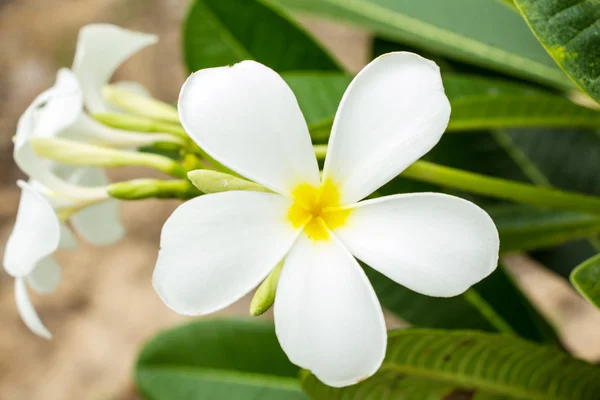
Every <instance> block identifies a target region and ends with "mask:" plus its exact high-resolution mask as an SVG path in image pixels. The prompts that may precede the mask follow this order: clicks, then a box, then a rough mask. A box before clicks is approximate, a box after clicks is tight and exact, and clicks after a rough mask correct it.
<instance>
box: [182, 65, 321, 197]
mask: <svg viewBox="0 0 600 400" xmlns="http://www.w3.org/2000/svg"><path fill="white" fill-rule="evenodd" d="M179 116H180V118H181V122H182V124H183V126H184V128H185V129H186V131H187V132H188V134H189V135H190V137H191V138H192V139H193V140H194V141H195V142H196V143H197V144H198V145H199V146H200V147H201V148H202V149H204V150H205V151H206V152H207V153H208V154H210V155H211V156H212V157H214V158H215V159H216V160H217V161H219V162H221V163H223V164H224V165H226V166H227V167H229V168H231V169H232V170H234V171H236V172H237V173H239V174H241V175H243V176H245V177H246V178H248V179H251V180H253V181H255V182H258V183H260V184H262V185H263V186H266V187H267V188H269V189H271V190H273V191H275V192H278V193H281V194H284V195H287V196H290V193H291V191H292V190H293V189H294V188H295V187H296V186H297V185H298V184H301V183H308V184H310V185H313V186H318V185H319V181H320V180H319V168H318V165H317V160H316V157H315V155H314V152H313V149H312V144H311V141H310V135H309V133H308V128H307V126H306V121H305V120H304V117H303V115H302V112H301V111H300V107H299V106H298V102H297V100H296V97H295V96H294V93H293V92H292V91H291V89H290V88H289V87H288V85H287V84H286V83H285V81H284V80H283V79H282V78H281V77H280V76H279V75H278V74H277V73H276V72H275V71H273V70H272V69H270V68H268V67H266V66H264V65H262V64H259V63H257V62H254V61H243V62H241V63H239V64H236V65H234V66H231V67H220V68H208V69H203V70H200V71H198V72H195V73H194V74H192V75H191V76H190V77H189V78H188V80H187V81H186V83H185V84H184V85H183V88H182V89H181V93H180V95H179Z"/></svg>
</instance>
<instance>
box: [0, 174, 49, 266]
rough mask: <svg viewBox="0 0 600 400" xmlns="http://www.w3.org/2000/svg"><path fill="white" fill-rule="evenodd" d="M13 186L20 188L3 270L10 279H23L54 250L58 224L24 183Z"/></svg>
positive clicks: (47, 207)
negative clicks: (19, 197) (17, 207)
mask: <svg viewBox="0 0 600 400" xmlns="http://www.w3.org/2000/svg"><path fill="white" fill-rule="evenodd" d="M17 185H19V187H20V188H21V201H20V203H19V210H18V212H17V220H16V222H15V226H14V228H13V231H12V233H11V235H10V237H9V238H8V242H7V243H6V248H5V250H4V268H5V269H6V272H8V273H9V274H10V275H12V276H14V277H25V276H27V275H28V274H30V273H31V271H33V269H34V268H35V267H36V265H37V263H38V262H40V261H41V260H42V259H43V258H45V257H47V256H48V255H50V254H52V253H54V252H55V251H56V249H57V248H58V244H59V241H60V222H59V220H58V217H57V215H56V213H55V212H54V209H53V208H52V206H51V205H50V204H49V203H48V201H46V199H45V198H44V197H43V196H42V195H41V194H39V193H38V192H36V191H35V190H34V189H33V188H32V187H31V186H30V185H29V184H28V183H26V182H23V181H18V182H17Z"/></svg>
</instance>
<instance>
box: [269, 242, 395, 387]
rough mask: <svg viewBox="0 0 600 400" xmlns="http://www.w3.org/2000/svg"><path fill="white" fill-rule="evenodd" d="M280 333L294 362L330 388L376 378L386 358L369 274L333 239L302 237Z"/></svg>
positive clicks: (292, 260)
mask: <svg viewBox="0 0 600 400" xmlns="http://www.w3.org/2000/svg"><path fill="white" fill-rule="evenodd" d="M275 330H276V332H277V338H278V339H279V342H280V344H281V347H282V348H283V350H284V351H285V353H286V354H287V355H288V357H289V358H290V360H291V361H292V362H293V363H294V364H296V365H298V366H300V367H302V368H306V369H309V370H311V371H312V372H313V374H315V375H316V376H317V377H318V378H319V379H320V380H321V381H323V382H324V383H325V384H327V385H329V386H335V387H341V386H347V385H352V384H354V383H357V382H359V381H361V380H364V379H366V378H368V377H369V376H371V375H373V374H374V373H375V372H376V371H377V370H378V369H379V367H380V365H381V363H382V361H383V358H384V356H385V349H386V340H387V334H386V327H385V321H384V319H383V312H382V310H381V306H380V305H379V301H378V300H377V297H376V296H375V292H374V291H373V288H372V287H371V284H370V283H369V280H368V279H367V277H366V275H365V273H364V271H363V270H362V268H361V267H360V266H359V265H358V262H357V261H356V260H355V259H354V257H352V255H351V254H350V253H348V251H347V250H346V249H345V248H344V247H343V246H342V245H341V244H340V243H339V241H338V240H336V239H335V238H332V240H328V241H312V240H311V239H308V238H307V237H306V235H301V236H300V237H299V238H298V241H297V242H296V244H294V246H293V247H292V249H291V250H290V253H289V254H288V255H287V257H286V258H285V263H284V265H283V270H282V272H281V276H280V278H279V285H278V287H277V297H276V299H275Z"/></svg>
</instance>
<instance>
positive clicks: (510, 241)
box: [486, 204, 600, 252]
mask: <svg viewBox="0 0 600 400" xmlns="http://www.w3.org/2000/svg"><path fill="white" fill-rule="evenodd" d="M486 211H487V212H488V213H489V214H490V215H491V217H492V218H493V219H494V222H495V223H496V226H497V227H498V232H499V233H500V251H502V252H513V251H525V250H534V249H540V248H546V247H551V246H555V245H558V244H562V243H565V242H571V241H574V240H577V239H582V238H586V237H588V236H591V235H594V234H598V233H600V218H598V217H596V216H591V215H586V214H578V213H573V212H568V211H560V210H551V209H542V208H535V207H529V206H523V205H516V204H503V205H497V206H489V207H486Z"/></svg>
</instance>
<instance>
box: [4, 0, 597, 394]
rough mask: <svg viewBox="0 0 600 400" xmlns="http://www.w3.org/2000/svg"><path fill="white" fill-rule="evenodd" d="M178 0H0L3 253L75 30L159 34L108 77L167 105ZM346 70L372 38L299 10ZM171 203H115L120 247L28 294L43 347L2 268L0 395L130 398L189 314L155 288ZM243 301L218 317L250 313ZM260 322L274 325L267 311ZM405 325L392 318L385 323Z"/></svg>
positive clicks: (558, 295)
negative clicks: (24, 170)
mask: <svg viewBox="0 0 600 400" xmlns="http://www.w3.org/2000/svg"><path fill="white" fill-rule="evenodd" d="M187 3H188V2H187V1H186V0H53V1H48V0H0V163H1V165H0V171H2V173H1V175H0V193H1V201H0V218H1V219H0V224H1V225H0V249H1V250H2V252H3V244H4V243H5V242H6V239H7V238H8V235H9V234H10V232H11V229H12V225H13V223H14V218H15V213H16V211H17V206H18V201H19V196H20V191H19V190H18V188H17V187H16V185H15V182H16V180H17V179H21V178H23V175H22V174H21V173H20V172H19V170H18V169H17V167H16V166H15V164H14V162H13V160H12V142H11V137H12V136H13V135H14V132H15V129H16V123H17V119H18V118H19V116H20V115H21V113H22V112H23V111H24V110H25V108H26V107H27V106H28V105H29V103H30V102H31V101H32V100H33V98H34V97H35V96H36V95H37V94H39V92H41V91H42V90H43V89H45V88H47V87H49V86H51V85H52V84H53V82H54V78H55V74H56V71H57V69H58V68H60V67H70V65H71V63H72V59H73V54H74V50H75V44H76V39H77V33H78V31H79V29H80V28H81V27H82V26H83V25H85V24H89V23H93V22H109V23H113V24H117V25H121V26H123V27H126V28H129V29H134V30H140V31H145V32H151V33H155V34H158V35H159V36H160V42H159V44H158V45H156V46H153V47H151V48H149V49H146V50H144V51H142V52H141V53H139V54H138V55H136V56H135V57H134V58H133V59H131V60H130V61H128V62H127V63H126V64H125V65H124V66H123V67H122V68H120V69H119V71H118V72H117V74H116V76H115V78H116V79H126V80H136V81H139V82H141V83H142V84H144V85H145V86H146V87H147V88H148V89H150V91H151V92H152V94H153V95H154V96H155V97H157V98H159V99H162V100H164V101H167V102H175V101H176V99H177V95H178V93H179V88H180V86H181V84H182V83H183V81H184V80H185V78H186V72H185V69H184V67H183V65H182V63H181V61H180V59H181V54H180V47H181V46H180V38H179V30H180V22H181V19H182V17H183V15H184V12H185V9H186V7H187ZM297 18H298V20H299V22H300V23H301V24H302V25H304V26H305V27H307V28H308V29H309V30H310V31H311V32H313V33H314V34H315V35H316V36H317V37H318V38H319V39H320V40H322V41H323V42H324V43H325V45H326V46H327V47H328V48H329V49H330V50H331V51H332V52H333V53H334V54H335V55H336V56H337V57H338V58H339V59H340V60H341V61H342V63H343V64H344V65H345V66H346V67H347V68H348V69H349V70H351V71H358V70H360V69H361V67H362V66H363V65H364V64H365V63H366V61H367V55H368V54H369V49H368V46H369V38H368V37H367V35H366V34H365V33H363V32H361V31H358V30H356V29H353V28H350V27H346V26H340V25H336V24H333V23H331V22H327V21H322V20H316V19H314V18H308V17H306V16H302V15H298V16H297ZM111 176H112V178H113V179H114V180H124V179H132V178H135V177H141V176H152V173H150V172H148V171H143V170H114V171H111ZM177 204H178V202H175V201H150V200H148V201H142V202H135V203H122V212H123V216H124V221H125V226H126V228H127V236H126V238H125V240H123V241H122V242H120V243H119V244H117V245H114V246H110V247H105V248H94V247H92V246H88V245H86V244H82V245H81V246H80V248H79V249H78V250H77V251H75V252H72V253H67V252H61V253H59V260H60V261H61V264H62V265H63V267H64V279H63V281H62V283H61V285H60V287H59V289H58V291H57V292H56V293H54V294H52V295H49V296H44V297H43V298H40V297H36V296H35V294H33V293H32V294H31V295H32V297H33V300H34V303H35V305H36V308H37V310H38V313H39V314H40V317H41V318H42V320H43V321H44V322H45V324H46V326H47V327H48V328H49V329H50V331H52V332H53V334H54V339H53V340H52V341H45V340H43V339H40V338H38V337H37V336H34V335H33V334H31V333H30V332H29V331H28V330H27V328H25V326H24V325H23V323H22V322H21V321H20V318H19V316H18V314H17V311H16V308H15V304H14V299H13V279H12V278H11V277H9V276H8V275H7V274H5V273H4V272H2V273H0V321H1V322H0V324H1V329H0V399H10V400H13V399H15V400H16V399H19V400H20V399H31V400H36V399H45V400H48V399H50V400H55V399H58V400H60V399H92V400H95V399H115V400H116V399H122V400H125V399H128V400H132V399H137V397H136V394H135V391H134V389H133V387H132V384H131V379H130V376H131V367H132V365H133V363H134V361H135V354H136V352H137V350H138V348H139V347H140V346H141V344H142V343H143V341H144V340H146V339H148V338H149V337H150V336H151V335H152V334H153V333H156V332H157V331H158V330H160V329H162V328H165V327H168V326H171V325H174V324H176V323H181V322H184V321H185V320H187V318H185V317H182V316H179V315H177V314H175V313H174V312H171V311H170V310H168V309H167V308H166V307H165V306H164V305H163V303H162V302H161V301H160V300H159V299H158V297H157V296H156V294H155V293H154V290H153V288H152V285H151V274H152V270H153V267H154V262H155V259H156V255H157V252H158V240H159V235H160V229H161V226H162V224H163V222H164V220H165V219H166V218H167V216H168V215H169V214H170V213H171V211H172V210H173V209H174V208H175V207H176V206H177ZM505 263H506V264H507V265H508V266H509V267H510V269H511V272H512V273H513V274H514V275H515V276H516V277H517V279H518V281H519V283H520V284H521V285H522V286H523V287H524V289H525V291H526V292H527V293H528V294H529V295H530V296H532V298H533V300H534V302H535V303H536V304H538V305H539V306H540V307H541V309H542V310H543V312H544V313H545V314H546V315H548V316H549V317H550V319H551V320H552V321H553V322H554V323H555V324H556V325H557V326H558V327H559V330H560V332H561V335H562V337H563V339H564V341H565V343H566V345H567V346H568V347H569V348H570V349H571V350H572V351H574V352H575V354H576V355H577V356H579V357H582V358H585V359H588V360H596V361H597V360H600V313H598V312H597V310H595V309H594V308H593V307H592V306H591V305H588V304H587V303H586V302H584V301H583V300H582V299H581V298H580V297H579V296H578V295H577V294H576V293H574V292H573V290H572V288H571V287H570V286H569V285H568V284H567V283H566V282H564V281H563V280H562V279H560V278H558V277H555V276H553V275H551V273H550V272H548V271H547V270H541V269H540V268H539V266H537V265H536V264H535V263H534V262H532V261H531V260H530V259H528V258H526V257H525V256H520V255H514V256H510V257H507V258H506V259H505ZM248 304H249V298H246V299H243V300H241V301H240V302H239V303H238V304H236V305H234V306H232V307H230V308H229V309H228V310H226V311H224V314H229V315H231V314H235V315H248V312H247V310H248ZM261 318H270V315H266V316H264V317H261ZM403 325H404V324H403V323H402V321H397V320H392V319H388V326H389V327H390V328H394V327H401V326H403Z"/></svg>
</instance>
